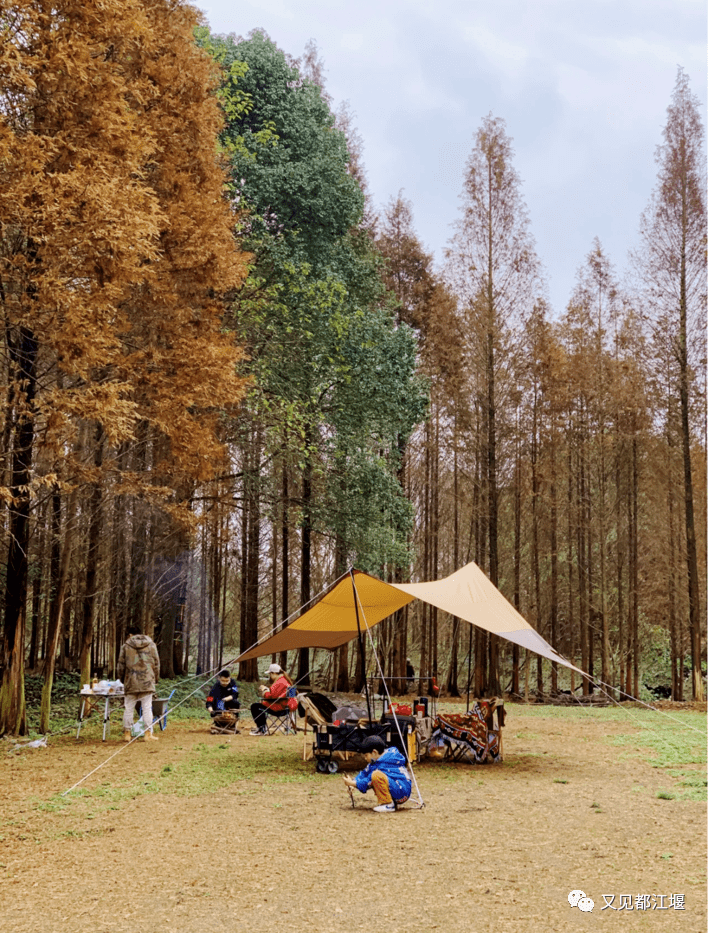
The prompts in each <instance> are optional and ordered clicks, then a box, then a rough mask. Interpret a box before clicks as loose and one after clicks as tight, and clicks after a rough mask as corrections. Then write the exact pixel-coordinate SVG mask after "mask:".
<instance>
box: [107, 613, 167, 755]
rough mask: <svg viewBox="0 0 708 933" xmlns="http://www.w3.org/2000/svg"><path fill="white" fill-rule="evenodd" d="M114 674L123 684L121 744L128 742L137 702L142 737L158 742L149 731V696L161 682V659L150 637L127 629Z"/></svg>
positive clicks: (133, 628) (150, 727)
mask: <svg viewBox="0 0 708 933" xmlns="http://www.w3.org/2000/svg"><path fill="white" fill-rule="evenodd" d="M116 673H117V675H118V680H122V681H123V690H124V692H125V712H124V714H123V739H124V741H126V742H130V740H131V734H130V732H131V729H132V728H133V713H134V712H135V704H136V703H137V702H138V700H140V705H141V707H142V711H143V714H142V716H143V722H144V723H145V738H146V739H151V740H152V741H154V742H157V736H156V735H153V731H152V695H153V693H154V692H155V686H156V684H157V682H158V680H159V679H160V656H159V655H158V653H157V648H156V647H155V642H154V641H153V640H152V638H150V636H149V635H143V634H142V632H141V631H140V629H139V628H138V627H137V626H135V625H131V626H129V627H128V640H127V641H126V643H125V644H124V645H123V647H122V648H121V649H120V655H119V656H118V667H117V669H116Z"/></svg>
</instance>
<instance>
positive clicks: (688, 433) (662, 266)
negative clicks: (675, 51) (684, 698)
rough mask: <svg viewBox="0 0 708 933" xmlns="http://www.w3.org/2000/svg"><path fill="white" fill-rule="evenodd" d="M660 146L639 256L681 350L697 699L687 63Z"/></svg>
mask: <svg viewBox="0 0 708 933" xmlns="http://www.w3.org/2000/svg"><path fill="white" fill-rule="evenodd" d="M667 113H668V115H667V121H666V125H665V127H664V131H663V138H664V141H663V143H662V144H661V145H659V146H658V147H657V152H656V162H657V165H658V182H657V186H656V188H655V190H654V193H653V195H652V199H651V201H650V203H649V206H648V208H647V209H646V211H645V212H644V214H643V215H642V219H641V227H640V231H641V238H642V245H641V250H640V251H639V252H638V253H637V255H636V257H635V258H636V263H637V267H638V271H639V274H640V276H641V283H642V290H643V295H644V297H645V300H646V302H647V306H648V307H649V308H650V310H651V315H652V320H653V323H654V332H655V337H656V339H658V340H660V339H662V336H663V335H665V334H667V332H668V335H669V339H670V341H671V347H672V351H673V358H674V359H673V364H674V366H673V370H674V372H673V376H674V378H673V386H672V393H673V394H675V395H677V396H678V424H679V432H680V444H681V453H682V459H683V477H682V479H683V499H684V534H685V540H686V567H687V586H688V605H689V631H690V639H691V657H692V661H691V664H692V681H693V697H694V699H703V695H704V694H703V682H702V672H701V659H702V651H701V625H702V621H703V618H702V615H701V592H700V580H699V570H698V551H697V544H696V518H695V494H694V479H693V473H694V468H693V465H692V461H691V445H692V434H693V430H694V429H693V428H692V420H693V418H692V415H693V414H694V410H695V415H700V420H701V421H704V419H705V396H704V394H703V390H702V387H703V386H704V384H705V329H706V316H705V315H706V175H705V151H704V128H703V124H702V122H701V118H700V104H699V102H698V100H697V98H696V96H695V95H694V94H693V93H692V91H691V89H690V87H689V81H688V76H687V75H686V73H685V72H684V71H683V69H681V68H679V71H678V75H677V78H676V85H675V87H674V92H673V95H672V99H671V104H670V105H669V107H668V112H667Z"/></svg>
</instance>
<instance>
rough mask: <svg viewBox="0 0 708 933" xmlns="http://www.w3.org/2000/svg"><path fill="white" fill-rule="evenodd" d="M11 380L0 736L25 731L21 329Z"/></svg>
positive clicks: (29, 410)
mask: <svg viewBox="0 0 708 933" xmlns="http://www.w3.org/2000/svg"><path fill="white" fill-rule="evenodd" d="M8 350H9V353H10V356H11V359H12V362H13V364H14V366H15V371H16V378H17V379H18V382H19V384H20V385H21V386H22V390H23V391H24V405H23V406H22V407H21V406H20V402H19V401H18V402H17V404H16V409H15V421H14V424H13V428H12V437H13V445H12V446H13V453H12V475H11V490H12V497H13V499H12V505H11V507H10V528H9V534H10V547H9V551H8V556H7V576H6V579H5V619H4V626H3V632H2V642H1V643H0V649H1V653H0V666H1V667H2V682H1V683H0V735H5V734H6V733H13V734H17V735H25V733H26V731H27V723H26V714H25V680H24V673H25V616H26V603H27V575H28V552H29V516H30V479H31V473H32V449H33V446H34V398H35V393H36V384H37V383H36V365H37V350H38V345H37V340H36V338H35V336H34V334H33V333H32V332H31V331H29V330H27V329H26V328H24V327H23V328H21V329H20V334H19V337H18V339H17V341H16V342H15V341H13V340H8Z"/></svg>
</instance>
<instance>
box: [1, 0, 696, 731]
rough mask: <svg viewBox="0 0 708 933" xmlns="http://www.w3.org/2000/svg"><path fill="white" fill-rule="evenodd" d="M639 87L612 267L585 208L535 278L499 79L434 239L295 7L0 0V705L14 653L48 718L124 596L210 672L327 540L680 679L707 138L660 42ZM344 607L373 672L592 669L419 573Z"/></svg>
mask: <svg viewBox="0 0 708 933" xmlns="http://www.w3.org/2000/svg"><path fill="white" fill-rule="evenodd" d="M667 103H668V109H667V117H666V124H665V128H664V132H663V136H662V139H660V140H657V143H658V147H657V152H656V165H657V176H656V184H655V187H654V190H653V192H651V194H649V193H648V195H647V207H646V210H645V211H644V213H643V214H642V215H641V217H638V218H637V225H638V228H639V232H640V240H639V242H640V245H639V247H638V248H637V249H636V251H635V252H634V253H633V255H632V257H631V272H630V274H629V275H627V276H626V277H625V278H624V279H623V280H619V278H618V276H617V274H616V273H615V271H614V268H613V264H612V261H611V259H610V257H609V256H608V255H607V254H606V252H605V251H604V249H603V247H602V244H601V243H600V242H599V240H597V239H595V240H594V241H593V242H592V243H589V244H588V253H587V255H586V256H585V257H579V261H578V269H577V276H576V286H575V288H574V290H573V292H572V294H571V295H569V296H568V302H567V305H566V308H565V309H564V310H563V312H562V313H560V314H554V313H553V311H552V309H551V308H550V306H549V303H548V300H547V288H546V284H545V282H544V277H543V268H542V264H541V262H540V259H539V257H538V256H537V255H536V250H535V245H534V240H533V236H532V233H531V221H530V218H529V217H528V214H527V211H526V207H525V204H524V200H523V193H522V190H521V183H520V180H519V177H518V174H517V172H516V170H515V168H514V151H513V144H512V139H511V136H510V133H509V130H508V128H507V126H506V124H505V122H504V120H503V119H501V118H500V117H498V116H494V115H492V114H489V116H488V117H486V118H485V119H484V120H483V121H482V123H481V125H480V126H479V127H478V129H477V131H476V134H475V137H474V146H473V148H472V151H471V152H470V155H469V159H468V162H467V166H466V171H465V179H464V187H463V191H462V193H461V208H460V212H459V215H458V217H457V219H456V221H455V227H454V229H455V234H454V236H453V237H452V238H451V240H450V242H449V246H448V250H447V253H446V260H445V263H444V264H443V266H442V267H441V268H436V267H435V266H434V264H433V261H432V258H431V256H429V255H428V254H426V252H425V250H424V249H423V248H422V246H421V244H420V241H419V239H418V237H417V236H416V232H415V227H414V222H413V209H412V205H411V204H410V203H409V202H407V201H406V200H405V199H404V198H403V197H402V196H399V197H397V198H394V199H392V200H391V201H390V203H389V204H387V205H385V206H384V207H380V206H377V205H375V204H374V203H372V199H371V197H370V196H369V194H368V191H367V184H366V174H365V169H364V166H363V164H362V143H361V140H360V138H359V137H358V134H357V131H356V128H355V126H354V125H353V120H352V115H351V113H350V111H349V110H348V108H347V107H346V105H345V106H342V107H339V108H336V109H335V108H334V106H333V102H332V100H331V99H330V97H329V95H328V93H327V90H326V87H325V86H324V80H323V67H322V62H321V61H320V59H319V57H318V53H317V49H316V46H315V45H314V43H311V44H310V45H309V46H308V47H307V49H306V52H305V55H304V56H303V57H302V58H301V59H295V58H293V57H291V56H290V55H288V54H287V53H286V52H283V51H282V50H280V49H279V48H277V46H276V45H275V44H274V43H273V42H272V41H271V40H270V39H269V37H268V36H267V35H266V34H265V33H263V32H262V31H258V30H257V31H255V32H252V33H250V34H249V36H248V37H247V38H240V37H236V36H228V37H227V36H218V35H212V34H211V33H210V32H209V30H208V28H207V27H206V26H205V25H203V24H201V23H200V22H199V19H198V14H197V12H196V11H195V10H193V9H192V8H191V7H189V6H187V5H186V4H183V3H181V2H178V0H153V2H150V3H146V2H143V0H110V2H109V3H98V2H94V0H88V2H82V3H81V4H79V3H78V2H76V0H60V2H59V3H56V4H54V5H52V6H51V7H48V6H46V5H45V4H43V3H41V2H34V0H15V2H9V0H0V302H1V303H2V310H3V316H4V328H3V335H2V384H3V393H4V400H5V402H4V407H3V424H2V430H1V433H0V457H1V458H2V460H1V464H2V470H3V476H2V479H1V483H2V485H1V486H0V507H1V511H0V528H1V533H2V539H1V542H0V547H1V548H2V550H1V551H0V553H1V554H2V559H1V562H0V573H1V574H2V577H1V578H0V580H1V586H0V600H1V603H0V609H1V611H2V622H3V628H2V644H1V652H0V665H1V674H2V681H1V684H0V734H2V733H5V732H18V733H23V732H25V731H26V729H27V716H26V703H25V674H26V672H29V673H31V674H33V675H40V676H41V677H42V678H43V685H44V687H43V698H42V713H41V722H40V728H41V729H42V731H47V730H48V729H49V718H50V709H51V691H52V683H53V678H54V675H55V672H56V671H60V672H67V671H78V672H79V676H80V682H86V681H88V680H89V679H90V677H91V675H92V674H94V673H97V674H99V675H105V676H109V677H111V676H113V673H114V670H115V662H116V658H117V653H118V650H119V648H120V645H121V643H122V641H123V640H124V637H125V632H126V629H127V627H128V625H130V624H137V625H139V626H141V627H142V628H143V629H144V630H145V631H147V632H148V633H149V634H151V635H153V637H154V638H155V640H156V642H157V644H158V647H159V650H160V657H161V665H162V670H163V676H165V677H168V678H169V677H172V676H179V675H181V674H184V673H187V672H193V673H195V674H204V675H207V674H208V673H209V672H211V671H213V670H214V668H217V667H219V666H220V665H221V664H222V663H223V662H225V661H227V660H228V659H229V658H232V657H234V656H235V655H236V654H238V652H239V651H240V650H245V649H246V648H248V647H250V646H251V645H252V644H253V643H254V642H256V641H257V640H258V638H260V637H262V636H263V635H264V634H266V633H267V632H268V631H270V630H272V629H273V628H275V627H276V626H278V625H280V624H281V623H282V622H283V621H285V620H287V619H289V618H291V614H293V613H295V612H296V611H297V610H298V609H299V607H300V606H302V605H305V604H306V603H307V602H308V601H310V599H312V598H314V597H315V596H316V594H317V593H319V592H321V591H322V589H323V588H324V587H326V586H327V585H328V584H330V583H331V582H333V580H334V579H335V578H336V577H338V576H339V575H340V574H342V573H343V572H345V571H346V570H347V569H348V568H349V567H350V566H356V567H359V568H360V569H362V570H367V571H369V572H371V573H374V574H376V575H378V576H380V577H382V578H383V579H389V580H404V579H405V580H407V579H414V580H423V579H435V578H439V577H442V576H445V575H447V574H448V573H451V572H452V571H454V570H455V569H457V568H458V567H459V566H461V565H462V564H464V563H466V562H468V561H470V560H475V561H476V562H477V563H478V564H479V566H480V567H482V569H483V570H484V571H485V572H486V573H487V574H488V575H489V576H490V578H491V580H492V581H493V582H494V583H495V584H496V585H498V586H499V587H500V589H501V590H502V592H503V593H504V594H505V595H506V596H507V598H508V599H509V600H510V601H511V602H512V603H513V604H514V605H515V606H516V607H517V608H518V609H519V611H520V612H521V613H522V614H523V615H524V616H525V617H526V618H527V619H528V620H529V621H530V622H531V624H533V625H534V626H535V627H536V628H537V629H538V630H539V632H541V634H542V635H543V636H544V637H545V638H547V640H549V641H550V642H551V644H553V645H554V647H555V648H557V649H558V650H559V651H560V652H561V653H562V654H564V655H565V656H566V657H568V658H569V659H571V660H573V661H574V662H576V663H577V664H578V666H580V667H581V668H582V669H583V670H585V671H587V672H588V673H589V674H590V675H592V676H593V677H595V678H598V679H599V680H601V681H603V682H604V683H605V684H608V685H611V686H612V687H613V688H614V690H615V691H616V694H617V696H620V695H621V694H620V691H625V692H626V693H627V694H630V695H633V696H638V695H639V694H640V692H641V690H642V689H643V686H642V685H643V684H644V681H645V680H646V679H647V677H648V676H649V677H651V678H656V677H659V678H661V679H664V680H665V684H666V686H667V689H668V688H670V690H671V695H672V696H673V698H674V699H677V700H681V699H683V698H684V697H685V696H688V694H689V693H690V694H691V695H692V696H693V697H694V698H702V697H703V691H704V685H703V680H704V678H705V673H704V670H702V669H701V668H702V658H703V656H702V645H703V643H704V639H705V620H704V616H705V606H706V573H705V566H706V554H705V541H706V528H705V517H706V458H705V452H706V436H705V425H706V421H705V366H706V360H705V323H706V322H705V309H706V226H705V153H704V130H703V125H702V122H701V117H700V112H701V110H700V105H699V102H698V100H697V99H696V97H695V95H694V94H693V92H692V91H691V88H690V86H689V83H688V79H687V77H686V75H685V73H684V72H683V70H682V69H681V68H679V70H678V73H677V77H676V84H675V87H674V91H673V94H672V96H671V98H670V100H669V101H668V102H667ZM377 639H378V649H379V653H380V655H381V657H382V659H383V663H384V666H385V671H386V673H387V674H388V675H389V676H390V677H392V678H394V681H393V682H394V684H395V683H396V681H395V678H402V679H404V678H405V673H406V672H405V667H406V659H407V658H408V657H410V658H412V659H413V661H414V663H415V666H416V668H417V671H418V676H419V687H420V689H421V690H426V688H427V685H428V682H429V678H430V677H436V678H437V679H438V680H439V682H441V684H442V685H443V686H444V687H445V688H446V689H447V691H449V693H450V694H452V695H457V694H459V692H460V691H461V690H465V689H466V688H467V681H468V670H469V671H470V675H469V676H470V679H471V680H472V684H471V687H472V690H473V692H474V693H475V694H476V695H484V694H488V693H499V692H502V691H505V692H511V693H513V694H519V693H520V692H528V690H529V681H530V682H531V686H532V687H533V690H534V692H535V693H536V695H537V696H539V697H540V696H543V695H547V694H553V693H555V692H557V691H558V690H559V689H561V688H562V687H566V688H567V687H570V688H571V689H576V688H578V689H582V691H583V692H584V693H588V692H591V691H592V690H593V686H592V683H591V682H590V681H588V680H587V679H583V681H582V683H578V682H576V681H575V680H571V679H570V677H569V675H567V674H566V673H565V672H559V671H558V670H557V669H556V668H555V666H554V665H550V664H547V662H542V661H541V659H540V658H535V656H530V657H529V656H525V655H524V652H522V651H519V649H516V648H515V647H514V648H512V647H511V646H506V645H505V644H504V643H499V642H498V641H497V640H496V639H494V638H493V637H491V636H489V635H487V634H486V633H483V632H479V631H476V630H474V632H473V631H472V630H471V629H470V627H469V626H467V625H465V626H464V627H461V626H460V624H459V620H457V619H456V618H453V617H449V616H448V615H446V614H445V613H442V612H438V611H437V610H436V609H435V608H434V607H430V606H423V605H419V604H415V605H414V606H410V607H405V608H404V609H403V610H401V611H400V612H399V613H398V614H397V615H396V616H395V617H393V618H392V619H391V620H389V621H387V622H384V623H382V624H381V625H380V626H378V634H377ZM275 660H279V662H280V663H281V665H283V666H285V667H287V668H288V669H289V670H291V671H292V673H293V675H294V678H295V679H297V680H298V681H299V683H300V684H302V685H307V684H309V683H311V682H314V681H315V679H316V680H317V681H318V682H320V683H322V684H323V685H325V686H326V687H328V688H330V689H336V690H340V691H346V690H349V689H352V688H354V689H360V688H361V685H362V680H363V677H364V673H365V672H364V671H363V669H362V664H361V658H360V655H359V654H358V652H355V651H353V650H351V648H349V647H348V646H344V647H342V648H341V649H338V651H336V652H334V653H329V652H318V653H314V652H313V653H310V652H309V651H308V650H307V649H302V650H301V651H300V652H298V655H297V657H295V656H294V655H293V656H291V657H279V658H277V659H275ZM649 671H650V672H651V673H650V674H648V673H647V672H649ZM257 676H258V669H257V664H256V662H254V661H250V662H245V663H242V664H241V665H240V669H239V671H238V677H239V678H240V679H242V680H246V681H252V680H255V679H256V678H257ZM566 681H567V682H566ZM399 683H400V681H399Z"/></svg>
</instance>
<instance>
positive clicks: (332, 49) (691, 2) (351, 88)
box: [193, 0, 708, 315]
mask: <svg viewBox="0 0 708 933" xmlns="http://www.w3.org/2000/svg"><path fill="white" fill-rule="evenodd" d="M193 2H195V0H193ZM195 5H196V6H197V7H198V8H199V9H201V10H202V11H203V12H204V14H205V16H206V20H207V23H208V25H209V26H210V28H211V29H212V31H213V32H217V33H235V34H237V35H241V36H246V35H247V34H248V33H249V32H250V31H251V30H252V29H256V28H262V29H265V31H266V32H267V33H268V34H269V35H270V37H271V38H272V39H273V40H274V41H275V42H276V43H277V44H278V45H279V46H280V47H281V48H282V49H283V50H284V51H285V52H287V53H289V54H290V55H291V56H293V57H295V58H297V57H298V56H300V55H302V53H303V51H304V48H305V44H306V43H307V41H308V40H309V39H314V40H315V42H316V43H317V46H318V50H319V54H320V57H321V58H322V59H323V61H324V65H325V79H326V88H327V91H328V92H329V94H330V95H331V97H332V98H333V102H334V104H333V105H334V107H335V108H336V106H337V105H339V104H340V103H341V102H343V101H348V102H349V105H350V107H351V109H352V111H353V113H354V115H355V120H354V122H355V125H356V128H357V130H358V132H359V134H360V136H361V137H362V140H363V145H364V153H363V161H364V165H365V168H366V173H367V178H368V183H369V189H370V192H371V195H372V198H373V201H374V204H375V206H377V207H378V208H381V207H384V206H385V205H386V204H387V203H388V201H389V200H390V199H391V198H395V197H396V196H397V195H398V193H399V191H402V193H403V196H404V197H406V198H408V199H409V200H410V201H411V203H412V206H413V214H414V219H415V228H416V232H417V234H418V237H419V239H420V240H421V242H422V243H423V245H424V246H425V248H426V249H427V250H428V251H429V252H431V253H433V255H434V257H435V260H436V262H437V264H438V265H439V266H440V265H441V264H442V262H443V259H444V250H445V246H446V244H447V242H448V240H449V239H450V237H451V236H452V232H453V229H452V224H453V223H454V221H455V220H456V219H457V217H458V216H459V212H460V199H459V197H460V193H461V191H462V184H463V177H464V170H465V163H466V161H467V157H468V155H469V153H470V152H471V150H472V147H473V145H474V136H475V132H476V131H477V129H478V127H479V126H480V123H481V121H482V118H483V117H484V116H486V115H487V114H489V113H490V112H491V113H492V114H494V116H496V117H501V118H503V119H504V120H505V121H506V126H507V132H508V134H509V135H510V136H511V137H512V139H513V145H514V152H515V156H514V166H515V168H516V170H517V172H518V174H519V175H520V177H521V181H522V194H523V198H524V200H525V202H526V206H527V208H528V212H529V217H530V221H531V231H532V234H533V236H534V238H535V240H536V247H537V252H538V255H539V258H540V259H541V262H542V264H543V266H544V269H545V272H546V279H547V282H548V294H549V298H550V302H551V307H552V309H553V313H554V314H556V315H558V314H560V313H562V311H563V309H564V308H565V306H566V304H567V302H568V299H569V298H570V295H571V293H572V290H573V286H574V283H575V277H576V273H577V270H578V268H579V267H580V266H581V264H582V263H583V261H584V259H585V257H586V255H587V254H588V252H589V251H590V248H591V245H592V242H593V239H594V238H595V237H598V238H599V239H600V242H601V243H602V245H603V248H604V249H605V251H606V253H607V254H608V255H609V257H610V259H611V260H612V262H613V263H614V266H615V269H616V272H617V274H618V276H619V277H621V276H622V274H623V272H624V270H625V268H626V267H627V256H628V251H629V250H630V249H632V248H636V247H637V245H638V229H639V219H640V215H641V212H642V211H643V210H644V208H645V207H646V206H647V203H648V200H649V197H650V194H651V191H652V188H653V187H654V185H655V181H656V163H655V159H654V157H655V151H656V147H657V145H658V144H660V143H661V134H662V129H663V127H664V124H665V122H666V108H667V107H668V105H669V103H670V99H671V93H672V91H673V88H674V85H675V82H676V74H677V68H678V66H679V65H680V66H681V67H683V68H684V70H685V71H686V73H687V74H688V76H689V79H690V82H691V87H692V90H693V92H694V93H695V94H696V95H697V96H698V98H699V100H700V101H701V106H702V110H703V118H704V123H705V100H706V82H707V78H708V75H707V66H706V26H707V18H708V13H707V12H706V5H705V3H704V0H585V2H579V0H533V2H529V0H526V2H524V0H495V2H494V3H490V2H488V0H486V2H481V0H357V2H352V0H347V2H344V0H237V2H234V0H196V2H195Z"/></svg>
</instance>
